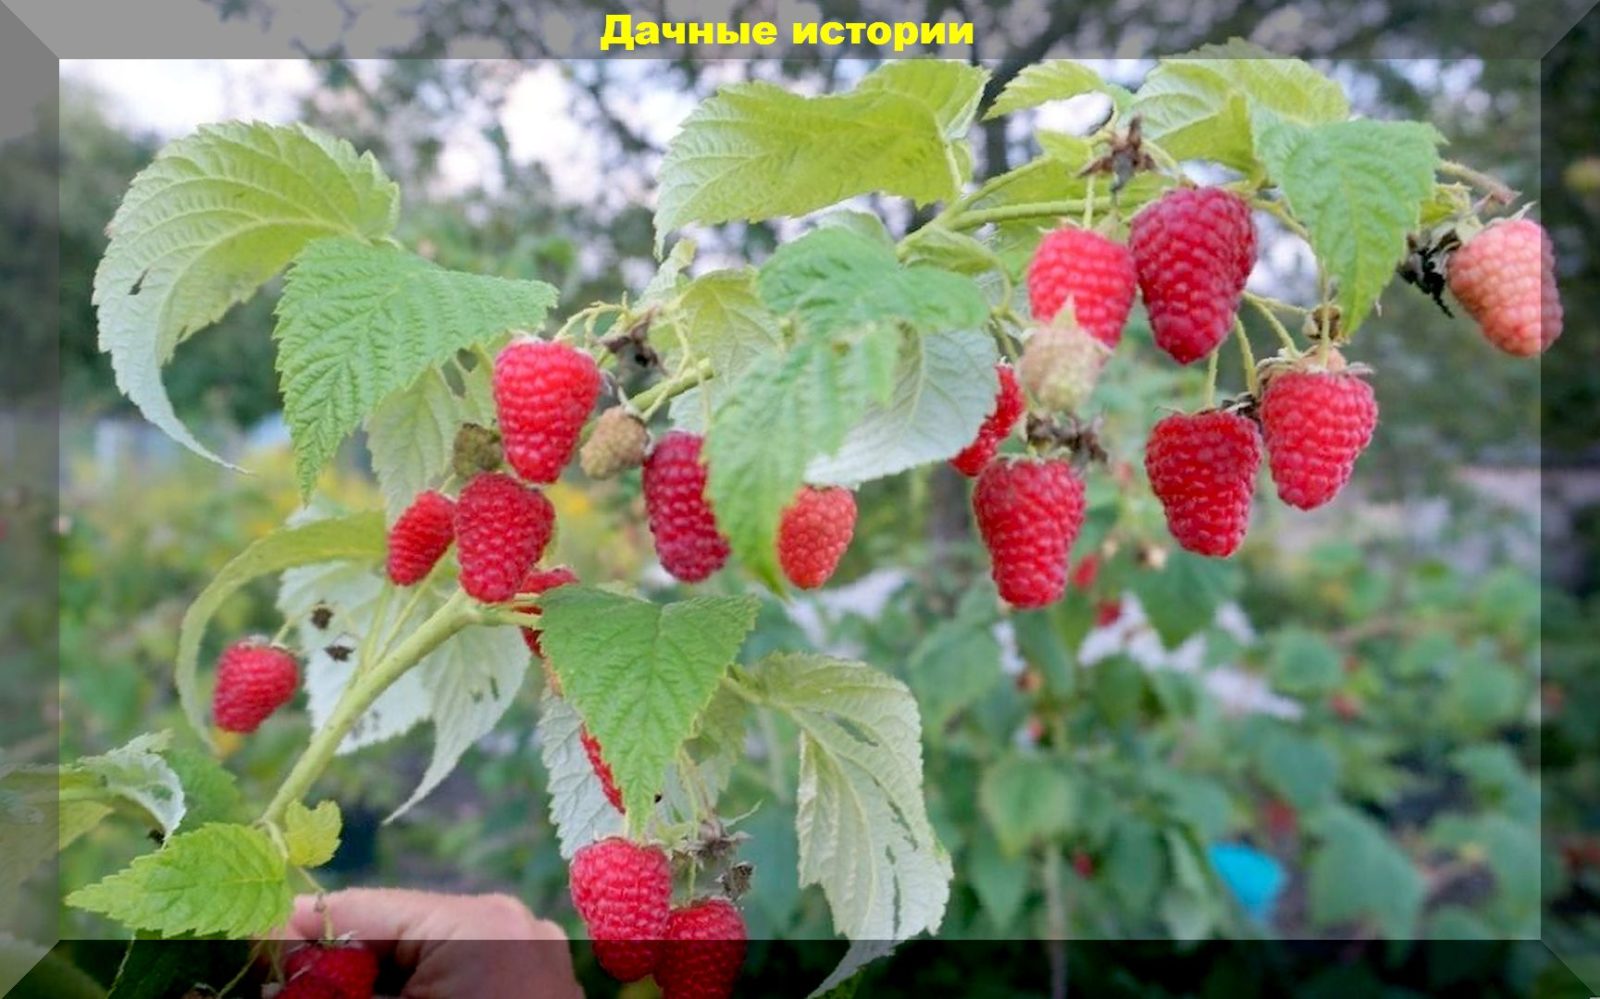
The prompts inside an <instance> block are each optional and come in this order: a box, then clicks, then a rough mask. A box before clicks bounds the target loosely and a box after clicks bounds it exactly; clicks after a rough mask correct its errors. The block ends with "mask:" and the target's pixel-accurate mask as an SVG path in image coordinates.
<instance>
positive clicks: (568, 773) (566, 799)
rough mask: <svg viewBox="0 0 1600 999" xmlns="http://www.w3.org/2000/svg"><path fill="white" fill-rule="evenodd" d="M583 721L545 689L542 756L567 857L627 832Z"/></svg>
mask: <svg viewBox="0 0 1600 999" xmlns="http://www.w3.org/2000/svg"><path fill="white" fill-rule="evenodd" d="M582 736H583V719H581V718H579V717H578V712H577V711H575V710H573V707H572V705H571V704H570V703H568V702H567V700H566V698H564V697H557V696H556V695H554V694H552V693H550V692H549V691H548V690H547V691H545V695H544V700H543V702H542V703H541V705H540V708H539V757H540V759H541V760H542V761H543V762H544V769H545V774H546V775H547V780H546V781H545V789H546V790H548V791H549V792H550V821H551V822H553V823H555V827H556V840H557V842H559V843H560V844H561V858H562V859H563V860H571V859H572V855H573V854H574V853H577V852H578V851H579V850H580V849H582V848H583V847H585V846H588V845H589V844H590V843H593V842H595V841H596V840H600V839H605V838H606V837H607V836H615V835H618V834H619V833H621V832H622V813H620V812H618V811H617V810H616V809H615V808H612V807H611V802H610V801H608V800H606V792H605V788H604V786H603V785H601V783H600V779H599V778H598V777H596V776H595V772H594V766H593V764H591V763H590V762H589V755H588V754H587V753H586V752H584V748H583V738H582Z"/></svg>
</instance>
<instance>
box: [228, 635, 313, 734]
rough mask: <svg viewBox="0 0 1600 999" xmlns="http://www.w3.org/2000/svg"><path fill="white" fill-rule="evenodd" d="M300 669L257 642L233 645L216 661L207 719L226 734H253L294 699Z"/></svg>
mask: <svg viewBox="0 0 1600 999" xmlns="http://www.w3.org/2000/svg"><path fill="white" fill-rule="evenodd" d="M299 685H300V667H299V666H298V665H297V664H296V663H295V659H294V656H292V655H290V654H289V653H288V652H287V651H286V650H284V649H280V648H278V647H277V646H275V645H268V644H267V643H266V642H265V641H264V640H262V639H259V638H247V639H244V640H242V641H238V642H234V643H233V644H232V645H230V646H228V647H227V648H226V649H225V650H223V653H222V657H221V658H220V659H218V660H217V686H216V690H215V691H214V692H213V694H212V697H211V717H212V719H213V720H214V721H216V723H217V727H218V728H220V729H222V730H223V731H226V732H243V733H248V732H254V731H255V730H256V729H257V728H259V727H260V726H261V723H262V722H264V721H266V720H267V717H268V716H269V715H271V714H272V713H273V712H274V711H276V710H278V709H279V708H281V707H283V706H284V705H285V704H287V703H288V702H289V698H291V697H293V696H294V691H295V688H296V687H298V686H299Z"/></svg>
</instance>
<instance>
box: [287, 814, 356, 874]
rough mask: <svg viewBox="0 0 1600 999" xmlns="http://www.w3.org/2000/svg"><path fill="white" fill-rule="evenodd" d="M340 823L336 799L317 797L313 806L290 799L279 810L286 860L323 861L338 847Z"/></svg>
mask: <svg viewBox="0 0 1600 999" xmlns="http://www.w3.org/2000/svg"><path fill="white" fill-rule="evenodd" d="M343 827H344V817H343V816H342V815H340V813H339V803H338V802H336V801H319V802H317V807H316V808H307V807H306V806H305V805H303V804H301V803H300V802H298V801H292V802H290V803H289V808H288V810H287V811H285V812H284V813H283V841H284V843H285V845H287V846H288V848H289V863H291V864H293V865H295V866H296V867H321V866H322V865H323V864H326V863H327V862H328V861H330V860H332V859H333V855H334V854H335V853H337V852H338V850H339V832H340V830H341V829H342V828H343Z"/></svg>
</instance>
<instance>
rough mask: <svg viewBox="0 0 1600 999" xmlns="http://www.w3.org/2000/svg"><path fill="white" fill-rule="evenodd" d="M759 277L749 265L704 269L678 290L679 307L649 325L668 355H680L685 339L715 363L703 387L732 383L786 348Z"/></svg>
mask: <svg viewBox="0 0 1600 999" xmlns="http://www.w3.org/2000/svg"><path fill="white" fill-rule="evenodd" d="M674 252H676V251H674ZM755 280H756V272H755V270H753V269H751V268H743V269H740V270H718V271H710V272H708V273H705V274H702V275H700V276H699V277H697V278H695V279H694V280H693V281H690V282H688V283H687V284H685V285H684V286H683V287H682V288H681V289H680V290H679V292H678V298H677V305H676V307H675V308H674V309H672V310H671V312H669V313H668V317H667V319H666V320H665V321H664V322H661V323H659V324H658V325H657V326H656V327H654V328H652V330H651V340H652V342H654V343H658V344H660V345H661V347H662V350H663V353H665V354H666V355H667V357H668V358H669V359H673V360H674V361H675V360H676V359H678V358H680V357H681V354H682V344H687V345H688V347H689V349H690V350H692V351H694V354H695V356H697V357H701V358H704V359H705V360H707V361H710V362H711V367H712V369H713V370H715V371H716V373H717V377H716V379H714V380H713V381H711V382H709V383H707V384H706V385H703V386H701V391H702V392H707V393H712V392H715V390H716V388H717V386H718V384H719V383H721V384H726V383H728V382H731V381H732V380H734V379H736V378H737V377H738V376H739V375H740V374H742V373H743V372H744V370H745V369H746V368H748V367H749V366H750V365H751V364H752V363H753V362H754V361H756V360H757V359H759V358H761V357H764V356H767V355H769V354H773V353H776V352H777V351H779V350H781V349H782V347H783V340H782V338H781V337H780V335H779V332H778V318H777V317H776V316H774V315H773V314H772V312H771V310H769V309H768V308H767V307H766V305H765V304H764V303H763V302H762V301H761V297H760V296H759V295H757V294H756V285H755ZM713 398H714V397H713Z"/></svg>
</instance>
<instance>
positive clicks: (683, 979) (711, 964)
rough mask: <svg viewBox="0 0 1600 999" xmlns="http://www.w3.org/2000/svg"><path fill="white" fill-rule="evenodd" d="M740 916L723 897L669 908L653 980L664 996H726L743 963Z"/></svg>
mask: <svg viewBox="0 0 1600 999" xmlns="http://www.w3.org/2000/svg"><path fill="white" fill-rule="evenodd" d="M745 940H746V932H745V926H744V917H743V916H741V915H740V914H739V910H738V909H737V908H735V907H734V904H733V903H732V902H730V901H728V900H727V899H725V898H708V899H702V900H701V901H699V902H695V903H694V904H692V905H686V906H684V907H682V908H680V909H673V910H672V915H671V916H670V917H668V919H667V934H666V943H664V944H663V945H662V948H661V964H660V966H659V967H658V968H656V984H657V985H659V986H661V997H662V999H728V997H729V996H731V995H733V984H734V982H736V981H738V979H739V966H740V965H741V964H743V963H744V951H745Z"/></svg>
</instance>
